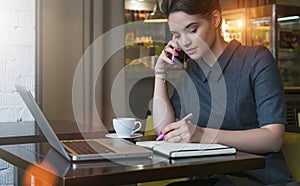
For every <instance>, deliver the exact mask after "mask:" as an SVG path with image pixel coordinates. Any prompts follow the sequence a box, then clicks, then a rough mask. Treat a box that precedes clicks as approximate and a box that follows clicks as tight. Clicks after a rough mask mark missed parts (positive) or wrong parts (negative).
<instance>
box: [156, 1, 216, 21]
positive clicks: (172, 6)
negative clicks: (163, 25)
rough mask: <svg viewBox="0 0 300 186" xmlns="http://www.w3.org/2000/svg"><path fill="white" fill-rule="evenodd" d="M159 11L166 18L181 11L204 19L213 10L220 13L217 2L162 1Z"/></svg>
mask: <svg viewBox="0 0 300 186" xmlns="http://www.w3.org/2000/svg"><path fill="white" fill-rule="evenodd" d="M161 9H162V12H163V13H164V15H165V16H166V17H167V18H168V17H169V15H170V14H171V13H174V12H178V11H182V12H185V13H187V14H190V15H196V14H198V15H199V16H200V17H206V16H208V15H209V14H211V13H212V12H213V11H214V10H218V11H219V12H221V8H220V3H219V0H163V1H162V4H161Z"/></svg>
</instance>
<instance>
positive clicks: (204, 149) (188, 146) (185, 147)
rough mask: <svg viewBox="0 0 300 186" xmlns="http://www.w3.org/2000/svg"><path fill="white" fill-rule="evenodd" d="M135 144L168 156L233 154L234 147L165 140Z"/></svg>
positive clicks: (234, 151)
mask: <svg viewBox="0 0 300 186" xmlns="http://www.w3.org/2000/svg"><path fill="white" fill-rule="evenodd" d="M136 145H139V146H142V147H146V148H150V149H152V150H153V151H156V152H159V153H161V154H163V155H166V156H168V157H170V158H185V157H195V156H212V155H225V154H235V153H236V149H235V148H233V147H228V146H225V145H220V144H203V143H169V142H165V141H141V142H136Z"/></svg>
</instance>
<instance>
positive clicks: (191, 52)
mask: <svg viewBox="0 0 300 186" xmlns="http://www.w3.org/2000/svg"><path fill="white" fill-rule="evenodd" d="M196 49H197V48H189V49H186V50H185V52H186V53H187V54H188V55H192V54H194V53H195V52H196Z"/></svg>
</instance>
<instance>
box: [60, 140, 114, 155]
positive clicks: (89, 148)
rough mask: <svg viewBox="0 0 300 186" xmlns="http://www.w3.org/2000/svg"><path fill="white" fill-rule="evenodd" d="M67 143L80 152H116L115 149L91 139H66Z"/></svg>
mask: <svg viewBox="0 0 300 186" xmlns="http://www.w3.org/2000/svg"><path fill="white" fill-rule="evenodd" d="M63 143H64V144H65V145H67V146H68V147H70V148H71V149H72V150H74V151H75V152H76V153H78V154H103V153H114V151H113V150H111V149H109V148H108V147H106V146H104V145H102V144H100V143H98V142H96V141H93V140H90V141H64V142H63Z"/></svg>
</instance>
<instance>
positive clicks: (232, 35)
mask: <svg viewBox="0 0 300 186" xmlns="http://www.w3.org/2000/svg"><path fill="white" fill-rule="evenodd" d="M222 18H223V22H222V35H223V37H224V40H225V41H226V42H230V41H231V40H233V39H236V40H237V41H239V42H241V43H242V44H245V28H246V19H245V9H241V10H229V11H223V13H222Z"/></svg>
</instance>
